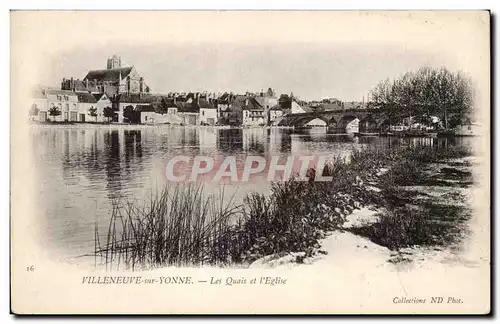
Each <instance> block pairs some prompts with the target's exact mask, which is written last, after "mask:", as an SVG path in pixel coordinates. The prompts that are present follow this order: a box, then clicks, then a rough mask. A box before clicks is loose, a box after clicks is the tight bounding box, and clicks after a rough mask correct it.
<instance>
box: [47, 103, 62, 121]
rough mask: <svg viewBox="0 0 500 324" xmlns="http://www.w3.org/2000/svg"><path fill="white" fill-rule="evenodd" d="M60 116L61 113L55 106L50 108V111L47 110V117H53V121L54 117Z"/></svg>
mask: <svg viewBox="0 0 500 324" xmlns="http://www.w3.org/2000/svg"><path fill="white" fill-rule="evenodd" d="M59 115H61V111H60V110H59V108H57V107H56V106H52V107H51V108H50V109H49V116H52V117H54V120H55V117H57V116H59Z"/></svg>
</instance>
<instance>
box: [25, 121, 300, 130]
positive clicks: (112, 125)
mask: <svg viewBox="0 0 500 324" xmlns="http://www.w3.org/2000/svg"><path fill="white" fill-rule="evenodd" d="M29 125H30V126H31V127H47V128H49V127H57V128H110V129H122V128H124V129H130V128H133V129H148V128H162V127H172V128H216V129H293V128H294V127H291V126H276V125H270V126H253V125H248V126H229V125H177V124H129V123H115V122H112V123H101V122H88V123H86V122H46V123H42V122H32V123H30V124H29Z"/></svg>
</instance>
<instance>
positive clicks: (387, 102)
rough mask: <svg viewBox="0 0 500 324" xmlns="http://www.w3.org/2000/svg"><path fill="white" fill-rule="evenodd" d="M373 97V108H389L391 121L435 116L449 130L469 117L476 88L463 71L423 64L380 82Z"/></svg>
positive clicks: (374, 89)
mask: <svg viewBox="0 0 500 324" xmlns="http://www.w3.org/2000/svg"><path fill="white" fill-rule="evenodd" d="M371 98H372V99H371V103H370V104H371V105H372V107H373V108H379V109H384V110H386V112H387V114H388V116H389V119H390V121H391V123H398V122H401V121H402V120H403V119H404V118H409V120H410V121H416V122H420V123H426V124H430V123H431V120H432V117H434V116H435V117H438V118H440V119H441V121H442V123H443V127H445V128H446V129H448V128H453V127H455V126H457V125H460V124H461V123H463V122H464V120H465V119H466V118H468V117H469V115H470V112H471V110H472V107H473V100H474V91H473V87H472V82H471V80H470V78H468V77H467V76H466V75H465V74H463V73H461V72H450V71H449V70H447V69H446V68H441V69H433V68H429V67H424V68H420V69H419V70H417V71H411V72H407V73H405V74H403V75H401V76H400V77H398V78H395V79H394V80H392V81H391V80H389V79H386V80H383V81H381V82H379V83H378V84H377V85H376V86H375V87H374V88H373V90H372V91H371Z"/></svg>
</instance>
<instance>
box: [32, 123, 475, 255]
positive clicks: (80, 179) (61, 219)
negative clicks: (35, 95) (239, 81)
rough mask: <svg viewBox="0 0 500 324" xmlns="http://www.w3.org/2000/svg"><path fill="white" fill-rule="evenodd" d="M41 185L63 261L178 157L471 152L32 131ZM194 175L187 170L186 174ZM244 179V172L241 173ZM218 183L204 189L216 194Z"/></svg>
mask: <svg viewBox="0 0 500 324" xmlns="http://www.w3.org/2000/svg"><path fill="white" fill-rule="evenodd" d="M31 138H32V151H33V157H34V164H35V167H36V170H37V174H38V179H37V180H36V181H35V183H34V186H35V189H37V191H36V192H39V193H40V195H39V197H37V199H38V203H39V205H40V211H41V213H43V215H41V217H43V219H44V220H45V226H46V228H45V229H41V231H44V232H48V233H49V235H45V237H44V240H45V242H43V243H44V244H49V245H51V246H52V247H53V248H54V249H57V251H58V253H59V254H61V255H66V256H75V255H79V254H84V253H88V252H89V251H92V249H93V244H94V243H93V231H94V224H95V220H98V221H99V226H102V232H104V233H105V232H106V226H107V222H108V220H109V215H110V211H111V208H112V204H113V203H114V202H115V201H116V200H117V199H120V198H131V199H137V200H139V201H143V200H144V199H145V198H146V197H147V196H148V195H149V194H150V193H151V191H152V190H154V188H157V187H160V186H163V185H165V182H166V179H165V168H166V164H167V163H168V161H169V160H170V159H171V158H172V157H174V156H176V155H187V156H190V157H194V156H195V155H205V156H211V157H213V158H214V159H219V160H220V159H224V158H225V157H227V156H229V155H231V156H236V159H237V161H238V166H239V168H240V169H241V168H242V167H243V163H244V161H245V158H246V157H247V156H248V155H259V156H262V157H264V158H268V157H269V155H280V156H282V157H284V156H287V155H290V154H294V155H300V154H311V153H314V154H329V155H341V156H345V155H347V154H349V153H350V152H351V151H352V150H354V149H358V148H363V147H367V146H375V147H394V146H398V145H427V146H438V147H448V146H452V145H457V144H465V145H467V144H469V143H470V140H468V139H461V138H396V137H354V136H339V135H332V134H328V133H327V132H326V130H324V129H318V130H317V129H312V130H305V131H292V130H285V129H275V128H272V129H258V128H254V129H218V128H214V127H203V128H180V127H147V128H137V129H111V128H108V127H102V128H97V127H94V128H88V129H82V128H69V127H68V128H49V127H46V128H44V127H39V128H33V129H32V130H31ZM184 167H185V168H189V166H184ZM239 172H240V173H241V170H239ZM219 188H220V185H219V184H217V183H211V184H210V183H209V184H206V190H207V191H209V192H210V191H213V192H215V191H217V190H218V189H219ZM225 190H226V193H227V194H228V195H232V194H235V199H236V200H237V201H240V202H241V201H242V200H243V197H244V196H245V195H246V193H247V192H248V191H259V192H262V193H266V192H268V190H269V184H268V183H266V182H255V183H245V184H238V183H236V184H232V185H230V186H229V187H227V188H226V189H225Z"/></svg>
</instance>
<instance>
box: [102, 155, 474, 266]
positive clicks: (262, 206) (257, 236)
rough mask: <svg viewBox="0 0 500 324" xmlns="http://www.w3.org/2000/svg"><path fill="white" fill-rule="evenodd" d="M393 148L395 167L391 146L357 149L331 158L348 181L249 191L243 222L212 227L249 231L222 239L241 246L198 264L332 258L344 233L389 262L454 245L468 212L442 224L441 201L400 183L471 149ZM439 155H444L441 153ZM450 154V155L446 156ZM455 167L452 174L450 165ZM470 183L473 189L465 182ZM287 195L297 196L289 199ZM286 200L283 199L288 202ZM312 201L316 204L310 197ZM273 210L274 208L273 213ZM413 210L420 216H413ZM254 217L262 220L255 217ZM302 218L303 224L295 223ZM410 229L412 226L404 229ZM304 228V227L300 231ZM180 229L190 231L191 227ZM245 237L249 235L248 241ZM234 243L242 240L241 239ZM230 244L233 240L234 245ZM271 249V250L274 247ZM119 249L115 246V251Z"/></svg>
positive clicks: (446, 169) (449, 193) (449, 195)
mask: <svg viewBox="0 0 500 324" xmlns="http://www.w3.org/2000/svg"><path fill="white" fill-rule="evenodd" d="M391 154H394V156H397V155H398V154H399V156H400V157H399V160H397V162H396V163H395V162H391V163H393V165H391V166H388V165H387V164H388V163H389V161H391V157H390V156H388V154H387V152H371V151H362V152H359V153H356V154H353V156H351V161H350V162H349V163H346V162H345V161H344V162H339V161H337V164H336V165H334V168H335V167H336V168H337V171H331V172H338V171H339V170H340V172H341V174H343V175H344V178H346V180H347V181H346V182H343V183H340V184H339V183H331V184H329V183H327V184H326V185H324V184H321V185H319V184H316V183H312V184H310V183H305V184H304V183H294V182H293V181H292V182H286V183H283V184H278V185H276V187H275V188H274V191H272V194H271V196H269V197H266V196H264V195H259V194H253V195H249V197H247V200H246V205H245V208H246V209H245V210H243V212H244V215H246V216H245V219H246V221H245V222H244V223H243V224H240V225H238V226H239V227H232V226H229V225H227V226H226V225H225V226H226V227H225V228H226V229H224V231H227V234H223V233H222V232H221V233H218V232H213V235H215V237H220V239H222V238H224V237H226V236H227V235H230V236H234V235H236V237H238V236H241V235H244V237H247V238H244V239H243V238H238V239H236V238H235V239H236V241H234V243H230V242H233V241H232V240H233V239H231V241H227V243H224V244H225V245H224V246H226V248H230V249H236V250H234V251H232V252H231V251H230V250H227V251H226V250H224V251H222V250H220V251H218V252H215V251H214V253H216V254H217V253H222V254H220V256H219V257H217V259H214V260H213V261H208V260H207V261H206V262H204V261H202V264H200V265H203V264H204V263H208V264H207V265H209V264H210V263H212V262H214V264H213V265H217V266H221V267H223V268H224V267H225V266H224V263H226V262H228V260H229V263H228V264H227V265H229V266H231V265H233V266H237V267H238V268H239V267H240V266H241V267H242V268H245V267H250V268H253V267H268V266H269V265H280V264H281V265H283V264H291V263H295V264H304V263H305V264H309V263H314V262H313V261H314V260H317V259H321V258H322V256H323V257H324V258H327V259H328V255H329V254H330V253H329V251H325V247H324V246H325V245H326V247H327V248H326V249H327V250H328V247H330V248H333V249H334V250H335V247H334V246H335V244H334V243H335V242H337V243H338V242H339V240H344V241H346V240H347V242H351V243H352V244H351V245H353V246H364V247H365V246H366V248H365V249H368V246H370V247H375V246H376V248H375V250H377V251H379V252H380V251H381V249H382V250H384V251H386V252H384V255H385V257H384V258H385V260H386V262H388V263H394V264H405V263H408V262H406V261H407V259H408V257H406V255H408V248H413V247H417V248H418V247H419V246H420V245H423V246H430V247H431V249H432V247H435V246H439V245H443V244H444V245H448V246H452V245H454V244H457V243H456V242H455V241H459V238H458V237H455V236H457V235H459V234H461V230H459V229H457V228H458V227H457V226H458V225H460V226H462V225H463V224H462V223H463V222H462V218H463V217H462V216H460V214H456V215H457V216H456V217H457V219H456V220H452V222H449V223H444V225H443V224H441V223H442V221H440V220H439V217H438V219H436V220H434V218H435V217H436V215H437V216H439V213H440V212H439V210H443V209H442V207H440V206H439V205H438V204H434V205H432V204H431V205H429V206H427V205H426V204H427V203H423V201H422V200H421V197H419V195H418V194H415V193H412V190H401V188H412V185H413V187H415V185H418V181H419V180H418V179H420V178H421V179H420V181H424V180H423V179H424V178H425V177H427V178H428V179H427V180H425V181H428V180H429V181H430V180H432V181H434V182H436V181H438V180H439V179H437V178H435V176H436V170H435V169H434V170H433V169H432V168H430V169H429V170H430V171H429V170H427V169H426V170H425V173H426V175H425V177H424V178H422V177H421V176H422V175H421V174H419V173H421V172H420V168H422V167H424V166H425V167H429V165H433V164H436V165H441V169H439V170H440V171H439V172H441V170H444V171H443V172H445V173H443V174H441V176H443V175H444V176H446V175H448V176H449V175H450V168H449V167H444V166H443V163H441V162H442V160H443V158H444V159H445V160H450V159H451V158H456V157H460V159H458V160H454V162H452V163H451V164H452V165H454V166H455V167H456V166H457V163H462V162H463V163H465V165H463V167H464V168H467V167H470V164H468V163H470V158H465V159H464V158H463V156H464V155H467V154H468V153H466V152H462V151H460V150H456V151H453V150H452V151H450V152H447V153H439V152H436V151H432V150H431V151H429V150H423V151H418V150H416V149H410V148H405V149H401V152H393V151H391ZM406 154H407V155H406ZM436 154H438V155H436ZM439 154H441V155H442V156H441V155H439ZM389 155H390V154H389ZM447 155H450V156H448V158H446V156H447ZM412 156H413V157H412ZM429 159H430V160H429ZM431 160H432V162H431ZM437 162H440V163H437ZM414 164H416V165H414ZM338 168H340V169H338ZM464 168H462V169H461V170H459V169H460V168H458V169H455V170H456V172H458V173H457V174H459V175H460V174H462V175H463V174H465V175H468V174H467V173H466V171H463V170H464ZM346 172H347V174H351V175H350V176H345V175H346ZM412 172H413V173H412ZM429 172H430V173H429ZM432 172H434V173H432ZM439 172H438V173H439ZM459 172H462V173H459ZM451 174H454V173H453V172H452V173H451ZM398 177H399V178H398ZM408 177H409V178H408ZM412 177H415V178H412ZM419 177H420V178H419ZM408 179H409V180H408ZM413 180H415V181H414V182H415V183H410V184H408V183H405V181H413ZM465 180H466V179H465ZM465 180H464V181H465ZM350 181H353V182H350ZM425 181H424V182H425ZM457 181H458V180H457ZM464 183H466V182H464ZM409 185H410V186H409ZM307 186H313V187H307ZM331 186H333V187H331ZM401 186H403V187H401ZM444 187H446V186H443V184H441V188H444ZM451 187H452V188H454V189H453V190H451V191H450V190H445V192H444V195H443V197H441V201H443V200H446V199H453V197H455V200H457V199H462V198H457V196H456V195H457V192H456V191H457V190H455V189H460V183H458V184H457V183H452V185H451ZM424 189H425V190H424V191H428V190H429V187H428V186H425V185H424ZM189 190H191V189H189ZM282 190H284V191H283V193H285V192H289V193H288V194H285V195H284V196H281V194H280V191H282ZM318 190H319V191H318ZM324 190H326V191H324ZM331 190H333V191H331ZM353 190H354V191H353ZM466 190H468V188H467V189H466ZM330 191H331V192H332V193H334V197H336V198H333V197H331V196H330V199H329V200H324V199H325V198H326V197H328V192H330ZM458 191H460V190H458ZM322 192H324V193H322ZM325 194H327V196H325ZM290 195H292V196H290ZM294 195H298V196H294ZM301 195H302V196H301ZM304 195H305V196H304ZM309 195H312V196H311V198H306V197H308V196H309ZM318 195H319V196H318ZM287 197H288V198H287ZM290 197H291V199H292V200H290ZM300 197H303V198H300ZM313 197H317V198H313ZM321 197H324V198H321ZM425 197H426V198H425V199H427V200H428V201H432V202H434V203H435V202H436V201H435V200H436V199H435V197H434V198H433V197H432V195H428V194H427V195H426V196H425ZM283 199H285V200H284V201H283ZM318 199H319V200H318ZM273 200H278V203H274V202H273ZM279 201H283V203H284V205H281V203H279ZM405 201H406V202H405ZM311 202H312V205H310V204H309V203H311ZM408 202H412V204H416V207H419V205H422V206H423V207H425V208H423V209H422V208H421V209H422V210H418V208H417V211H415V208H414V207H412V208H408V206H407V203H408ZM325 203H326V205H325ZM297 204H299V205H297ZM304 204H305V205H304ZM387 204H388V206H387V208H388V209H387V210H382V209H381V206H385V205H387ZM394 204H395V205H394ZM392 205H394V206H392ZM451 205H453V206H455V205H457V204H454V203H452V204H451ZM294 206H295V207H294ZM308 206H309V207H308ZM402 206H403V207H402ZM467 207H468V203H467V202H465V203H464V204H462V206H458V205H457V206H455V208H454V209H453V212H455V213H460V212H461V210H462V209H464V208H467ZM287 208H292V209H291V210H293V211H294V212H293V213H292V212H288V213H287V212H286V209H287ZM367 208H368V209H367ZM370 208H371V209H370ZM426 208H427V209H426ZM429 208H430V209H429ZM436 208H438V209H436ZM439 208H441V209H439ZM282 209H285V211H282ZM448 209H449V208H448ZM369 210H370V211H369ZM241 212H242V210H237V211H236V213H237V214H239V213H241ZM262 213H264V214H262ZM274 213H277V214H275V215H274ZM283 213H284V214H283ZM294 213H296V215H289V214H294ZM303 213H305V214H303ZM311 213H312V214H311ZM408 213H409V214H408ZM415 213H416V214H415ZM436 213H437V214H436ZM306 214H307V215H306ZM259 215H260V216H259ZM273 215H274V216H273ZM301 215H305V217H307V218H309V219H310V220H309V222H312V223H311V224H310V225H307V224H304V223H303V221H304V220H303V218H302V217H304V216H301ZM374 215H378V216H379V218H378V219H377V221H374V220H373V219H374ZM454 215H455V214H449V216H446V217H455V216H454ZM174 216H175V215H174ZM416 216H418V217H417V218H415V217H416ZM134 217H135V216H134ZM179 217H185V216H179ZM263 217H264V218H263ZM275 217H276V218H275ZM283 217H285V218H286V217H290V220H289V221H286V222H290V224H292V227H291V228H293V229H294V231H295V232H297V233H296V234H299V236H297V237H296V236H295V235H291V234H286V233H287V231H288V230H287V228H279V227H276V225H272V224H274V222H276V221H277V222H282V221H283ZM394 217H397V218H394ZM259 219H260V220H259ZM266 219H267V220H266ZM301 219H302V220H301ZM257 220H258V222H257V223H255V222H256V221H257ZM394 220H397V222H396V223H394ZM112 222H113V217H112V218H111V221H110V226H111V224H112ZM296 222H299V223H296ZM301 222H302V223H301ZM455 223H457V224H455ZM459 223H460V224H459ZM276 224H277V223H276ZM299 224H300V225H299ZM411 224H419V225H418V226H419V227H422V226H423V228H424V231H423V232H421V231H420V232H418V231H417V232H415V230H414V228H413V226H415V225H411ZM297 225H299V226H298V227H297ZM305 225H307V226H305ZM280 226H281V225H280ZM304 226H305V227H304ZM381 226H382V227H381ZM408 226H410V227H408ZM443 226H444V227H443ZM455 227H457V228H455ZM252 228H253V229H252ZM383 228H386V229H384V230H382V232H381V231H380V229H383ZM408 230H409V232H407V231H408ZM249 231H250V232H249ZM252 231H253V232H252ZM388 231H389V232H388ZM457 231H458V232H457ZM282 232H285V234H283V233H282ZM302 232H303V234H300V233H302ZM448 232H449V233H448ZM252 233H253V234H252ZM272 233H275V234H272ZM280 233H281V234H280ZM384 233H387V234H384ZM391 233H392V234H391ZM439 233H443V234H442V237H439V236H440V235H441V234H439ZM457 233H458V234H457ZM179 234H180V233H179ZM436 234H437V235H438V237H434V235H436ZM96 235H97V233H96ZM182 235H190V234H189V233H187V234H182ZM221 235H222V236H221ZM249 235H250V236H249ZM269 235H271V236H269ZM276 235H277V236H276ZM300 235H304V238H306V239H305V240H304V239H303V238H300V237H301V236H300ZM386 235H389V236H386ZM280 237H281V239H280V240H284V241H281V242H282V243H280V244H281V245H275V244H276V243H274V242H277V241H276V239H279V238H280ZM227 238H229V237H227ZM224 240H226V238H224ZM246 240H249V241H248V242H247V243H245V242H246ZM332 240H333V241H332ZM379 240H380V241H379ZM420 241H422V242H420ZM130 242H132V245H133V244H134V243H133V242H135V238H134V237H130V238H129V241H128V243H130ZM236 242H238V243H237V244H236ZM256 242H260V243H257V245H256ZM325 242H327V243H325ZM356 242H357V243H356ZM367 242H369V243H367ZM384 242H385V243H384ZM109 243H110V242H108V243H107V244H105V245H104V246H100V245H99V247H98V246H97V245H96V255H100V256H101V257H102V252H99V251H108V248H107V247H109V246H110V245H109ZM128 243H127V244H128ZM153 243H154V242H151V244H153ZM148 244H149V243H148ZM170 244H174V245H176V244H180V243H176V242H172V243H170ZM227 244H229V245H227ZM233 244H236V245H234V246H233ZM252 244H253V246H252ZM332 244H333V245H332ZM343 244H344V243H343ZM341 245H342V244H341ZM344 245H345V244H344ZM212 248H213V247H212ZM226 248H225V249H226ZM344 248H345V247H344ZM351 248H352V246H351ZM115 249H116V247H115ZM404 249H406V250H404ZM266 251H267V252H266ZM273 251H274V253H269V252H273ZM387 251H388V252H387ZM401 251H403V253H400V252H401ZM122 252H123V251H122ZM122 252H120V251H118V252H117V253H122ZM330 252H331V251H330ZM137 253H139V254H140V253H142V252H140V251H138V252H137ZM158 253H161V255H163V256H162V258H165V257H168V258H170V257H171V255H169V253H170V252H168V251H162V250H159V251H158ZM165 253H166V254H165ZM227 253H229V254H227ZM387 253H389V254H388V255H389V256H387ZM405 253H406V254H405ZM414 254H415V256H418V255H420V254H419V253H414ZM230 255H232V257H230V258H229V259H227V258H228V257H229V256H230ZM179 257H180V256H179ZM184 257H185V258H187V259H182V260H184V261H181V259H179V260H178V261H175V262H174V261H167V263H166V264H163V262H162V263H161V264H157V266H160V267H164V266H168V264H169V263H170V262H173V264H170V265H175V264H177V265H181V264H182V263H184V262H187V263H190V262H191V261H189V260H190V258H191V257H189V256H184ZM235 257H236V259H235ZM166 260H167V259H166ZM224 260H225V261H224ZM136 261H137V260H136ZM136 261H134V262H136ZM192 261H193V262H194V263H195V264H196V262H197V261H195V259H193V260H192ZM200 261H201V260H200ZM134 262H133V263H132V265H133V266H132V268H134V265H135V266H139V267H142V266H147V264H148V263H147V262H146V263H144V264H143V263H142V262H144V261H141V262H139V264H136V263H134ZM178 262H180V264H178ZM140 264H142V266H140ZM162 264H163V265H162ZM186 265H187V264H186ZM186 265H185V266H186ZM238 265H239V266H238ZM152 266H153V268H154V267H155V266H154V265H152ZM147 267H149V266H147Z"/></svg>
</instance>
